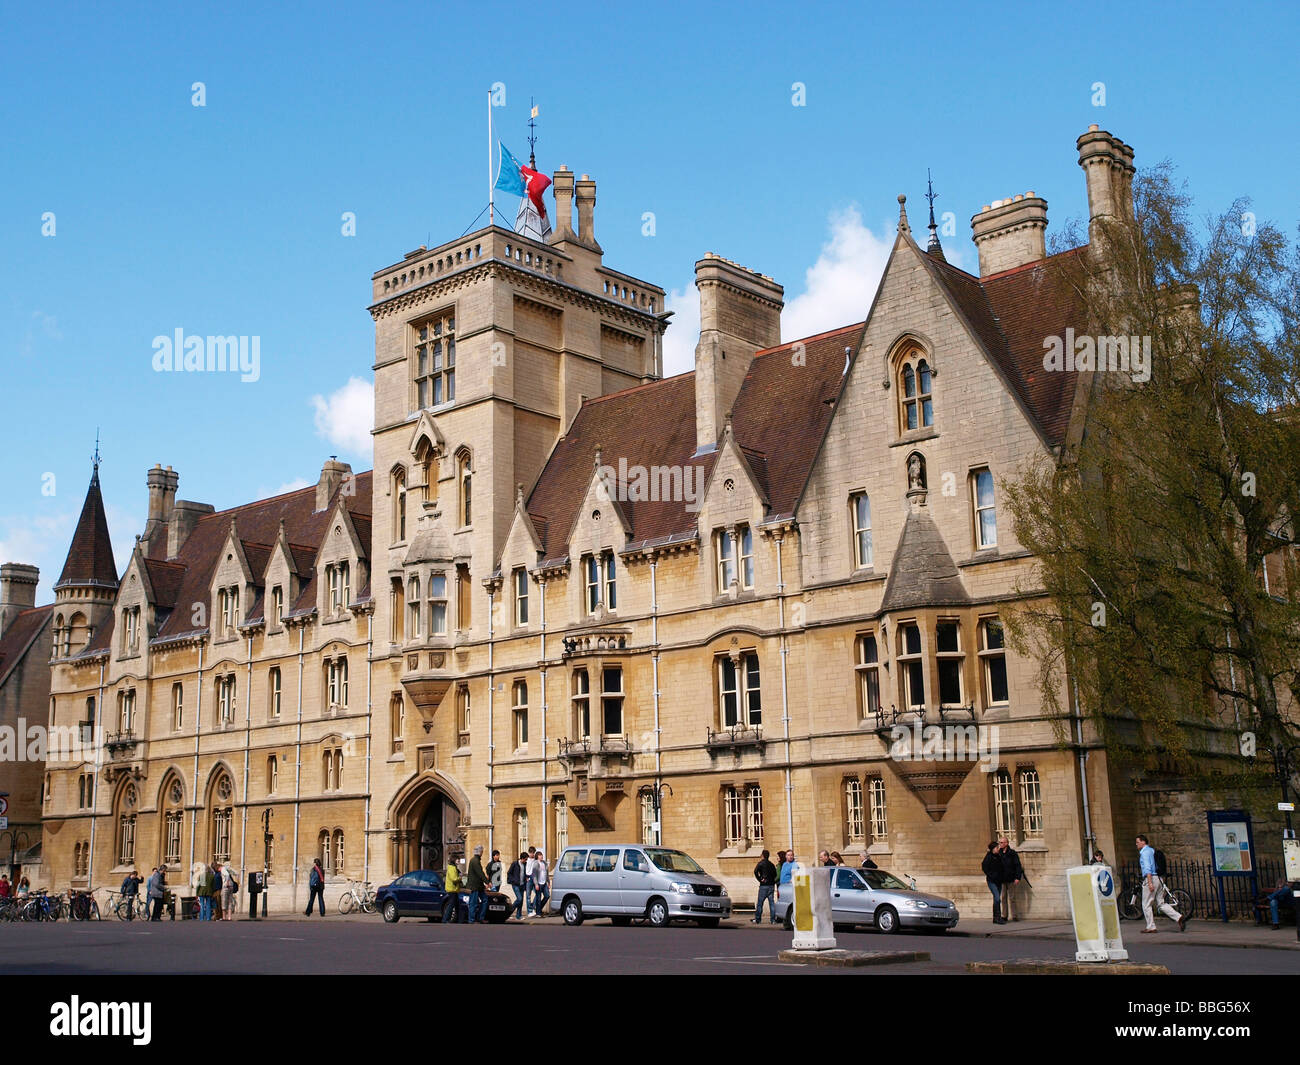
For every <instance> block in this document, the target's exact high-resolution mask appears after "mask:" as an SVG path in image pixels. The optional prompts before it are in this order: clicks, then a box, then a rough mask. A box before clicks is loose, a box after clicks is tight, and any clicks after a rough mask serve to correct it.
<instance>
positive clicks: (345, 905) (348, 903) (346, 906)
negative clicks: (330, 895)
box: [339, 891, 357, 916]
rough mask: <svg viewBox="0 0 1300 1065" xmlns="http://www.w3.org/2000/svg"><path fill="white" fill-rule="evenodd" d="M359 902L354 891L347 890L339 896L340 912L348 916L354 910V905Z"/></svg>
mask: <svg viewBox="0 0 1300 1065" xmlns="http://www.w3.org/2000/svg"><path fill="white" fill-rule="evenodd" d="M356 904H357V900H356V899H355V898H354V897H353V896H352V892H350V891H345V892H344V893H343V894H342V895H340V896H339V913H341V914H343V915H344V916H347V915H348V914H349V913H351V912H352V907H353V906H355V905H356Z"/></svg>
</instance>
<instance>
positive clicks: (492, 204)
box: [488, 89, 496, 226]
mask: <svg viewBox="0 0 1300 1065" xmlns="http://www.w3.org/2000/svg"><path fill="white" fill-rule="evenodd" d="M493 184H494V183H493V181H492V90H491V89H488V225H489V226H493V225H495V224H496V194H495V191H494V190H493V187H492V186H493Z"/></svg>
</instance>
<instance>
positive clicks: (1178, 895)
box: [1119, 876, 1195, 921]
mask: <svg viewBox="0 0 1300 1065" xmlns="http://www.w3.org/2000/svg"><path fill="white" fill-rule="evenodd" d="M1145 883H1146V877H1144V876H1139V877H1137V878H1136V879H1133V878H1130V879H1128V880H1126V881H1125V882H1124V890H1123V891H1122V892H1120V896H1119V915H1120V917H1122V918H1123V919H1124V920H1126V921H1141V920H1144V919H1145V915H1144V914H1143V913H1142V886H1143V884H1145ZM1166 902H1167V903H1169V904H1170V905H1171V906H1173V908H1174V909H1175V910H1177V911H1178V912H1179V913H1180V914H1181V915H1182V916H1184V917H1194V916H1195V914H1194V913H1193V912H1192V911H1193V910H1194V909H1195V906H1194V904H1193V903H1192V896H1191V895H1189V894H1188V893H1187V892H1186V891H1184V890H1183V889H1182V888H1178V887H1170V886H1169V881H1168V880H1165V879H1163V878H1161V880H1160V891H1159V892H1158V893H1157V898H1156V899H1155V900H1154V901H1153V902H1152V904H1151V905H1152V907H1153V908H1154V909H1155V910H1156V911H1157V912H1158V911H1159V909H1160V905H1161V903H1166Z"/></svg>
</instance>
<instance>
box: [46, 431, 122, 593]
mask: <svg viewBox="0 0 1300 1065" xmlns="http://www.w3.org/2000/svg"><path fill="white" fill-rule="evenodd" d="M71 587H82V588H111V589H113V590H114V591H116V590H117V566H116V564H115V563H114V561H113V544H112V541H111V540H110V539H109V535H108V518H107V517H106V516H105V514H104V497H103V496H102V495H100V491H99V458H98V454H97V455H96V458H95V467H94V471H93V473H92V474H91V477H90V487H89V488H88V489H87V490H86V501H85V503H83V504H82V506H81V517H80V518H78V519H77V529H76V531H75V532H74V533H73V534H72V546H71V547H69V548H68V558H67V561H66V562H64V564H63V572H62V573H61V574H59V580H58V583H57V584H55V586H54V590H55V591H56V592H57V591H58V590H59V589H60V588H71Z"/></svg>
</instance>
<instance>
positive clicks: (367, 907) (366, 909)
mask: <svg viewBox="0 0 1300 1065" xmlns="http://www.w3.org/2000/svg"><path fill="white" fill-rule="evenodd" d="M361 910H362V912H363V913H374V912H375V893H374V890H373V889H372V890H370V891H367V892H366V895H365V898H363V899H362V900H361Z"/></svg>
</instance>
